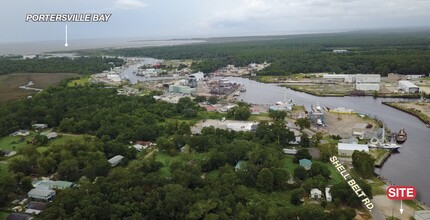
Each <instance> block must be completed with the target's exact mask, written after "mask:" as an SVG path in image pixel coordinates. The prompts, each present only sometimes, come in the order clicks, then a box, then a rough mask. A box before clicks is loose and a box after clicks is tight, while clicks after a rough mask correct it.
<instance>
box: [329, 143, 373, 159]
mask: <svg viewBox="0 0 430 220" xmlns="http://www.w3.org/2000/svg"><path fill="white" fill-rule="evenodd" d="M337 148H338V155H339V156H343V157H351V156H352V154H353V153H354V151H364V152H366V153H368V152H369V146H367V145H366V144H345V143H338V144H337Z"/></svg>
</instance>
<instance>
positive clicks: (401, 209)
mask: <svg viewBox="0 0 430 220" xmlns="http://www.w3.org/2000/svg"><path fill="white" fill-rule="evenodd" d="M400 214H403V200H400Z"/></svg>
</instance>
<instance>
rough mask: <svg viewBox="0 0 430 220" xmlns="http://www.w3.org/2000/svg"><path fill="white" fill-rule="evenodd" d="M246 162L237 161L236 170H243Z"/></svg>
mask: <svg viewBox="0 0 430 220" xmlns="http://www.w3.org/2000/svg"><path fill="white" fill-rule="evenodd" d="M245 164H246V162H245V161H243V160H241V161H239V162H237V164H236V166H235V167H234V170H236V171H239V170H242V169H243V167H244V165H245Z"/></svg>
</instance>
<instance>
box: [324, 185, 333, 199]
mask: <svg viewBox="0 0 430 220" xmlns="http://www.w3.org/2000/svg"><path fill="white" fill-rule="evenodd" d="M325 199H326V200H327V202H331V201H333V198H332V197H331V193H330V188H329V187H326V188H325Z"/></svg>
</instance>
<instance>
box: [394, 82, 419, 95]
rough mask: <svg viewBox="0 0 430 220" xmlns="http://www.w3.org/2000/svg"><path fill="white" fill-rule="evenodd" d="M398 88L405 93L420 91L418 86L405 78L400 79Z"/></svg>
mask: <svg viewBox="0 0 430 220" xmlns="http://www.w3.org/2000/svg"><path fill="white" fill-rule="evenodd" d="M399 90H401V91H403V92H407V93H418V92H419V91H420V88H419V87H418V86H417V85H415V84H413V83H411V82H409V81H407V80H400V81H399Z"/></svg>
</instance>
